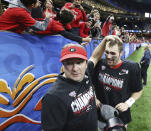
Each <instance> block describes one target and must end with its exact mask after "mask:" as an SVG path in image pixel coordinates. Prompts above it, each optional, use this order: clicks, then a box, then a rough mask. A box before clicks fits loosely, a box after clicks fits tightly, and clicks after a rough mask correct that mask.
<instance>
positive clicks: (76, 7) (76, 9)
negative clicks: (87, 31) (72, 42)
mask: <svg viewBox="0 0 151 131" xmlns="http://www.w3.org/2000/svg"><path fill="white" fill-rule="evenodd" d="M81 3H82V0H74V2H73V3H66V4H65V6H64V7H63V8H67V9H69V10H71V11H73V13H74V15H75V18H74V20H73V21H72V22H71V23H70V24H71V27H72V33H73V34H75V35H80V33H79V23H80V21H87V16H86V13H85V11H84V9H83V7H82V5H81Z"/></svg>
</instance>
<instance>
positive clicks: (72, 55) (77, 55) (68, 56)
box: [60, 54, 88, 62]
mask: <svg viewBox="0 0 151 131" xmlns="http://www.w3.org/2000/svg"><path fill="white" fill-rule="evenodd" d="M70 58H80V59H84V60H88V58H87V57H86V56H83V55H80V54H67V55H65V56H63V57H62V58H61V59H60V62H62V61H63V60H66V59H70Z"/></svg>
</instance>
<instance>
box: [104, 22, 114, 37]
mask: <svg viewBox="0 0 151 131" xmlns="http://www.w3.org/2000/svg"><path fill="white" fill-rule="evenodd" d="M111 29H112V23H110V22H109V21H108V22H106V21H105V22H104V24H103V27H102V36H104V37H105V36H107V35H109V31H110V30H111ZM112 35H115V31H113V33H112Z"/></svg>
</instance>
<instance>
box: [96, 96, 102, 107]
mask: <svg viewBox="0 0 151 131" xmlns="http://www.w3.org/2000/svg"><path fill="white" fill-rule="evenodd" d="M95 102H96V107H97V108H99V107H101V102H100V101H99V100H98V99H97V98H95Z"/></svg>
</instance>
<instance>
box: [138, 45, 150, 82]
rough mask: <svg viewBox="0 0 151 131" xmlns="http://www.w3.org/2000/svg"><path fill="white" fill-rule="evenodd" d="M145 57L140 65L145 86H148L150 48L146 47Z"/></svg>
mask: <svg viewBox="0 0 151 131" xmlns="http://www.w3.org/2000/svg"><path fill="white" fill-rule="evenodd" d="M144 51H145V52H144V56H143V57H142V58H141V60H140V65H141V75H142V79H143V84H144V85H146V84H147V70H148V67H149V64H150V59H151V54H150V50H149V46H148V45H147V46H145V47H144Z"/></svg>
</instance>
